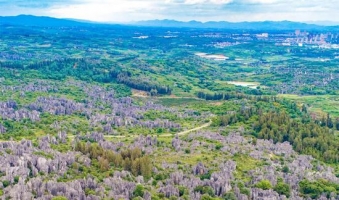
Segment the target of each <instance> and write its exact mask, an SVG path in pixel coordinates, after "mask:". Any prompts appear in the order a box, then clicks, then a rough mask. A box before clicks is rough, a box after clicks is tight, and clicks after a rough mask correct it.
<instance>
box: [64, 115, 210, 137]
mask: <svg viewBox="0 0 339 200" xmlns="http://www.w3.org/2000/svg"><path fill="white" fill-rule="evenodd" d="M211 124H212V120H210V121H209V122H208V123H206V124H203V125H201V126H198V127H195V128H193V129H189V130H186V131H181V132H179V133H176V134H171V133H166V134H161V135H158V137H174V136H175V135H178V136H183V135H187V134H188V133H191V132H194V131H198V130H201V129H203V128H206V127H209V126H211ZM138 136H139V135H131V136H124V135H104V138H127V137H132V138H135V137H138ZM68 138H70V139H74V138H75V135H68Z"/></svg>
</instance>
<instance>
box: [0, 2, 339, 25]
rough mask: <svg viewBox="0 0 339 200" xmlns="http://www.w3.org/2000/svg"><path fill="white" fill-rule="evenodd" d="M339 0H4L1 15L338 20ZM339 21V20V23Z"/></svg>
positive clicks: (97, 18) (125, 19) (109, 19)
mask: <svg viewBox="0 0 339 200" xmlns="http://www.w3.org/2000/svg"><path fill="white" fill-rule="evenodd" d="M338 10H339V4H338V1H337V0H323V1H318V0H297V1H296V0H163V1H158V0H48V1H46V0H30V1H27V0H11V1H8V0H0V15H1V16H15V15H20V14H30V15H38V16H50V17H57V18H74V19H83V20H91V21H98V22H130V21H140V20H153V19H173V20H179V21H190V20H197V21H202V22H206V21H230V22H240V21H266V20H272V21H282V20H289V21H301V22H319V21H320V22H325V23H327V21H329V22H331V21H333V22H336V21H337V19H339V12H338ZM335 24H338V23H335Z"/></svg>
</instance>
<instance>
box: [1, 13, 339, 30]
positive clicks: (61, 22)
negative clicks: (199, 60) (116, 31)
mask: <svg viewBox="0 0 339 200" xmlns="http://www.w3.org/2000/svg"><path fill="white" fill-rule="evenodd" d="M0 25H17V26H37V27H62V26H64V27H65V26H97V25H113V24H109V23H106V24H102V23H96V22H91V21H84V20H77V19H58V18H52V17H38V16H32V15H19V16H11V17H0ZM123 25H128V26H145V27H175V28H216V29H240V30H295V29H302V30H324V29H325V30H327V29H336V30H339V26H323V25H316V24H308V23H300V22H291V21H264V22H237V23H234V22H225V21H221V22H213V21H212V22H199V21H189V22H182V21H175V20H150V21H139V22H131V23H127V24H123Z"/></svg>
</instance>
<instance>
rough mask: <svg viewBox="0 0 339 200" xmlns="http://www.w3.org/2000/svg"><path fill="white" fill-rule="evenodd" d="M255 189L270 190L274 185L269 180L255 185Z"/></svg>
mask: <svg viewBox="0 0 339 200" xmlns="http://www.w3.org/2000/svg"><path fill="white" fill-rule="evenodd" d="M255 187H257V188H260V189H263V190H269V189H271V188H272V184H271V182H270V181H269V180H261V181H260V182H258V183H257V184H255Z"/></svg>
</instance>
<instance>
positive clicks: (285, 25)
mask: <svg viewBox="0 0 339 200" xmlns="http://www.w3.org/2000/svg"><path fill="white" fill-rule="evenodd" d="M134 25H139V26H152V27H185V28H220V29H244V30H295V29H303V30H311V29H313V30H317V29H330V28H334V27H326V26H321V25H315V24H306V23H300V22H291V21H278V22H275V21H264V22H238V23H233V22H224V21H222V22H205V23H203V22H198V21H189V22H181V21H175V20H150V21H139V22H136V23H134ZM336 28H337V27H336Z"/></svg>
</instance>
